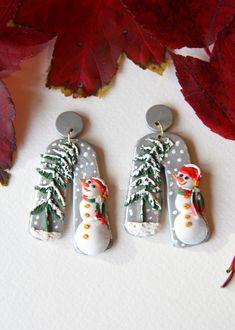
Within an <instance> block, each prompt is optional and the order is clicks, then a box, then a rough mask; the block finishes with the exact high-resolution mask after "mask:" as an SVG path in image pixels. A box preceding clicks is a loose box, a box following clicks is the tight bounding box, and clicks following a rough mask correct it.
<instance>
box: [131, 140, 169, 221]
mask: <svg viewBox="0 0 235 330" xmlns="http://www.w3.org/2000/svg"><path fill="white" fill-rule="evenodd" d="M146 142H148V143H149V144H148V145H142V146H141V147H140V154H138V155H137V156H136V157H135V161H137V162H139V163H140V164H139V167H137V168H136V169H134V170H133V172H132V177H134V178H136V179H135V180H133V181H132V183H131V187H132V188H133V189H135V191H134V192H133V194H131V195H130V196H128V198H127V201H126V204H125V206H127V205H130V204H132V203H134V202H136V201H137V200H140V202H141V213H140V216H141V220H142V221H144V205H145V203H148V204H149V206H150V207H151V208H152V209H155V210H160V209H161V204H160V202H159V201H158V200H157V197H158V195H157V194H158V193H159V192H160V191H161V188H160V186H161V174H160V172H161V163H162V161H163V159H164V158H165V155H166V153H167V152H168V151H169V150H170V148H171V147H172V146H173V142H172V141H171V140H170V139H169V138H161V139H159V140H157V139H152V138H148V139H146Z"/></svg>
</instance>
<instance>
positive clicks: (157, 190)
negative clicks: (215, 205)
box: [124, 105, 209, 247]
mask: <svg viewBox="0 0 235 330" xmlns="http://www.w3.org/2000/svg"><path fill="white" fill-rule="evenodd" d="M146 121H147V124H148V126H149V128H150V129H151V130H152V131H154V133H152V134H148V135H146V136H144V137H143V138H141V139H140V140H139V141H138V142H137V145H136V148H135V152H134V159H133V162H132V170H131V175H130V182H129V187H128V193H127V199H126V204H125V206H126V208H125V224H124V225H125V229H126V230H127V232H128V233H129V234H131V235H134V236H138V237H146V236H149V235H154V234H156V233H157V231H158V229H159V224H160V212H161V210H162V194H163V192H164V191H165V189H163V188H164V187H163V184H162V182H163V181H165V180H163V176H164V175H165V179H166V194H167V207H168V219H169V225H170V233H171V239H172V243H173V245H175V246H178V247H185V246H192V245H196V244H199V243H202V242H204V241H206V240H207V239H208V238H209V227H208V222H207V220H206V216H205V212H204V202H203V197H202V194H201V192H200V189H199V183H200V180H201V177H202V176H201V171H200V169H199V167H198V166H196V165H194V164H191V161H190V156H189V152H188V149H187V146H186V144H185V142H184V141H183V139H182V138H181V137H179V136H178V135H175V134H172V133H167V134H166V133H164V132H165V130H166V129H167V128H169V127H170V126H171V124H172V121H173V116H172V112H171V110H170V109H169V108H168V107H166V106H164V105H156V106H153V107H151V108H150V109H149V110H148V111H147V113H146Z"/></svg>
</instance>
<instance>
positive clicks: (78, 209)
mask: <svg viewBox="0 0 235 330" xmlns="http://www.w3.org/2000/svg"><path fill="white" fill-rule="evenodd" d="M82 127H83V123H82V118H81V117H80V116H79V115H78V114H77V113H76V112H72V111H68V112H64V113H62V114H61V115H60V116H59V117H58V118H57V120H56V128H57V130H58V132H59V133H60V134H61V135H62V137H63V138H62V139H58V140H55V141H53V142H51V143H50V144H49V146H48V147H47V150H46V152H45V153H44V154H42V155H41V157H42V161H41V164H42V167H41V168H38V169H37V171H38V173H39V174H40V183H39V184H38V185H37V186H36V187H35V189H36V191H37V193H36V198H35V205H34V208H33V210H32V211H31V217H30V224H29V230H30V233H31V234H32V236H34V237H35V238H38V239H40V240H49V239H50V240H52V239H56V238H60V237H61V235H62V233H63V227H64V220H65V209H66V194H67V191H68V185H69V183H70V182H71V183H72V185H73V216H72V217H73V232H74V236H73V237H74V248H75V250H76V251H77V252H80V253H83V254H87V255H96V254H99V253H101V252H104V251H105V250H106V249H108V248H109V247H110V246H111V242H112V235H111V230H110V225H109V219H108V213H107V207H106V200H107V198H108V187H107V185H106V183H105V182H104V181H103V179H101V177H100V174H99V168H98V164H97V157H96V153H95V151H94V149H93V147H92V146H91V145H90V144H88V143H87V142H86V141H84V140H81V139H78V138H77V136H78V134H79V133H80V132H81V131H82Z"/></svg>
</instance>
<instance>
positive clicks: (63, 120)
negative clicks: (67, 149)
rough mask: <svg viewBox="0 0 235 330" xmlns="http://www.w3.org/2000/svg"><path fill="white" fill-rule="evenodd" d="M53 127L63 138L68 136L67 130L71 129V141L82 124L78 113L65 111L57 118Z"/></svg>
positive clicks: (79, 130)
mask: <svg viewBox="0 0 235 330" xmlns="http://www.w3.org/2000/svg"><path fill="white" fill-rule="evenodd" d="M55 126H56V129H57V131H58V132H59V133H60V134H61V135H62V136H64V137H66V136H68V131H69V129H72V131H71V133H70V137H71V138H72V139H73V138H75V137H77V135H78V134H79V133H80V132H81V130H82V128H83V122H82V118H81V117H80V116H79V114H78V113H76V112H73V111H65V112H62V113H61V114H60V115H59V116H58V117H57V119H56V122H55Z"/></svg>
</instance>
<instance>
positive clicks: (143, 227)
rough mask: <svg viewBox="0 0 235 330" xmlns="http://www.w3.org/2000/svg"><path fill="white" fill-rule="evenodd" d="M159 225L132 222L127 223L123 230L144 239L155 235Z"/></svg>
mask: <svg viewBox="0 0 235 330" xmlns="http://www.w3.org/2000/svg"><path fill="white" fill-rule="evenodd" d="M158 227H159V223H156V222H134V221H130V222H129V221H128V222H127V223H126V224H125V228H126V230H127V231H128V233H129V234H131V235H134V236H139V237H146V236H150V235H154V234H156V232H157V231H158Z"/></svg>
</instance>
